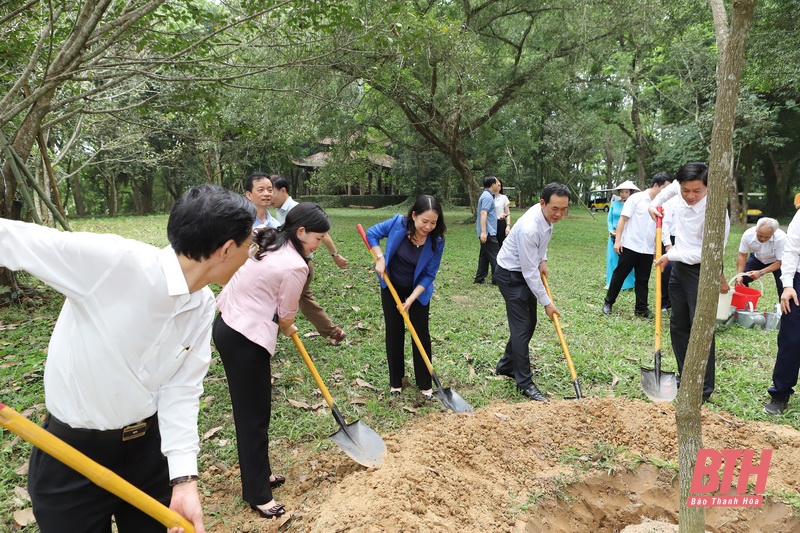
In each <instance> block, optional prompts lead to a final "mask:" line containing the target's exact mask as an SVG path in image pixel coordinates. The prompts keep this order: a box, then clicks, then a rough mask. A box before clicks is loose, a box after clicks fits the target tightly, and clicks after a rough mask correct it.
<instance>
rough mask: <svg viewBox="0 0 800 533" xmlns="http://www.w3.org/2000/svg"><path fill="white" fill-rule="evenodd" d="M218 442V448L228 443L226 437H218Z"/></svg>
mask: <svg viewBox="0 0 800 533" xmlns="http://www.w3.org/2000/svg"><path fill="white" fill-rule="evenodd" d="M218 444H219V447H220V448H224V447H225V446H227V445H228V439H220V440H219V443H218Z"/></svg>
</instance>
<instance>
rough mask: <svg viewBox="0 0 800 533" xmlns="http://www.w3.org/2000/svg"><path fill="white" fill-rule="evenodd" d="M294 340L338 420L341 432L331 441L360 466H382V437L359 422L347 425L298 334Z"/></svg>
mask: <svg viewBox="0 0 800 533" xmlns="http://www.w3.org/2000/svg"><path fill="white" fill-rule="evenodd" d="M292 340H293V341H294V345H295V346H297V350H298V351H299V352H300V355H301V356H302V357H303V361H305V363H306V366H307V367H308V369H309V370H310V371H311V375H312V376H314V381H316V382H317V387H319V390H320V391H321V392H322V396H324V397H325V401H326V402H328V406H329V407H330V408H331V414H333V418H334V419H336V423H337V424H339V431H337V432H336V433H334V434H333V435H331V440H332V441H333V442H335V443H336V444H338V445H339V448H341V449H342V451H343V452H344V453H346V454H347V455H349V456H350V457H351V458H352V459H353V460H354V461H355V462H357V463H359V464H362V465H364V466H380V465H382V464H383V456H384V454H385V453H386V443H385V442H383V439H382V438H381V436H380V435H378V434H377V433H375V432H374V431H373V430H372V428H370V427H369V426H368V425H366V424H365V423H363V422H361V421H359V420H356V421H355V422H351V423H349V424H346V423H345V421H344V417H343V416H342V413H340V412H339V408H338V407H336V404H335V403H334V402H333V397H332V396H331V393H330V392H328V387H326V386H325V383H324V382H323V381H322V378H321V377H320V375H319V372H317V367H315V366H314V362H313V361H312V360H311V357H309V355H308V352H307V351H306V348H305V346H303V342H302V341H301V340H300V337H299V336H298V335H297V332H295V333H292Z"/></svg>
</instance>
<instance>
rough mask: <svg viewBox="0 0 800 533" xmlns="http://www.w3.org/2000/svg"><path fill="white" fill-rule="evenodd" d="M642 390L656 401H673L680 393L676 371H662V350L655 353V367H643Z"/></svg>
mask: <svg viewBox="0 0 800 533" xmlns="http://www.w3.org/2000/svg"><path fill="white" fill-rule="evenodd" d="M642 390H643V391H644V393H645V395H646V396H647V397H648V398H650V400H652V401H654V402H671V401H672V400H674V399H675V396H677V395H678V378H677V377H676V376H675V373H674V372H662V371H661V351H660V350H659V351H657V352H656V354H655V364H654V368H653V369H652V370H649V369H647V368H642Z"/></svg>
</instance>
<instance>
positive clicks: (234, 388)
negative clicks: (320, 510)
mask: <svg viewBox="0 0 800 533" xmlns="http://www.w3.org/2000/svg"><path fill="white" fill-rule="evenodd" d="M330 227H331V223H330V220H329V219H328V216H327V215H326V214H325V212H324V211H323V210H322V209H321V208H320V207H319V206H318V205H316V204H312V203H309V202H302V203H300V204H298V205H297V206H296V207H295V208H294V209H292V210H291V211H290V212H289V214H288V215H287V216H286V222H285V223H284V225H283V226H281V227H280V228H278V229H275V228H270V227H266V226H262V227H259V228H256V229H255V230H253V245H252V248H251V249H250V259H249V260H248V261H247V262H245V264H244V265H243V266H242V267H241V268H240V269H239V270H238V271H237V272H236V274H235V275H234V276H233V279H231V281H230V283H228V285H226V286H225V288H224V289H223V290H222V292H221V293H220V295H219V297H218V298H217V307H218V308H219V310H220V314H219V315H217V319H216V320H215V321H214V329H213V336H214V344H215V345H216V347H217V350H218V351H219V356H220V359H222V364H223V366H224V367H225V374H226V375H227V377H228V390H229V391H230V395H231V403H232V405H233V419H234V422H235V424H236V441H237V451H238V453H239V468H240V470H241V476H242V499H243V500H244V501H246V502H247V503H249V504H250V507H252V508H253V510H255V511H256V512H257V513H258V514H259V515H261V516H262V517H264V518H273V517H278V516H281V515H283V514H284V513H285V512H286V511H285V509H284V507H283V505H281V504H279V503H278V502H276V501H275V499H274V498H273V496H272V489H274V488H276V487H279V486H280V485H282V484H283V483H284V481H286V478H284V477H283V476H280V475H275V474H273V473H272V470H271V468H270V464H269V436H268V433H269V419H270V410H271V399H272V373H271V370H270V358H271V357H272V354H273V353H274V351H275V344H276V342H277V339H278V330H279V329H280V331H281V332H282V333H283V334H284V335H286V336H287V337H288V336H290V335H291V334H292V333H294V332H296V331H297V327H296V326H295V325H294V319H295V315H296V314H297V309H298V302H299V300H300V294H301V293H302V291H303V285H304V284H305V282H306V278H307V277H308V266H307V264H306V259H305V258H306V257H307V256H308V255H309V254H311V253H312V252H313V251H314V250H316V249H317V248H318V247H319V245H320V243H322V239H323V237H324V236H325V234H326V233H327V232H328V230H329V229H330Z"/></svg>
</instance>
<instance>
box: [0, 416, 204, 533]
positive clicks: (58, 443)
mask: <svg viewBox="0 0 800 533" xmlns="http://www.w3.org/2000/svg"><path fill="white" fill-rule="evenodd" d="M0 426H3V427H4V428H6V429H8V430H9V431H11V432H13V433H16V434H17V435H19V436H20V437H22V438H23V439H25V440H26V441H28V442H30V443H31V444H33V445H34V446H36V447H37V448H39V449H40V450H42V451H43V452H45V453H48V454H50V455H52V456H53V457H55V458H56V459H58V460H59V461H61V462H62V463H64V464H65V465H67V466H69V467H70V468H72V469H73V470H75V471H77V472H79V473H81V474H83V475H84V476H86V477H87V478H88V479H89V480H90V481H92V483H94V484H95V485H97V486H99V487H101V488H103V489H105V490H107V491H108V492H110V493H112V494H115V495H116V496H119V497H120V498H122V499H123V500H125V501H126V502H128V503H129V504H131V505H133V506H134V507H136V508H137V509H139V510H140V511H142V512H143V513H145V514H147V515H149V516H152V517H153V518H155V519H156V520H158V521H159V522H160V523H161V524H164V525H165V526H166V527H168V528H173V527H182V528H183V529H184V530H185V531H186V533H195V531H194V526H193V525H192V523H191V522H189V521H188V520H187V519H185V518H184V517H182V516H181V515H179V514H178V513H176V512H175V511H173V510H172V509H169V508H168V507H166V506H164V505H163V504H162V503H161V502H159V501H158V500H156V499H155V498H153V497H152V496H150V495H148V494H145V493H144V492H142V491H141V490H140V489H138V488H137V487H134V486H133V485H131V484H130V483H128V482H127V481H125V480H124V479H123V478H121V477H120V476H118V475H117V474H115V473H114V472H112V471H111V470H109V469H108V468H106V467H104V466H102V465H100V464H98V463H97V462H95V461H93V460H92V459H90V458H89V457H87V456H86V455H84V454H82V453H81V452H79V451H78V450H76V449H75V448H73V447H72V446H70V445H69V444H67V443H66V442H64V441H62V440H61V439H59V438H58V437H56V436H55V435H53V434H52V433H50V432H48V431H47V430H45V429H42V428H41V427H39V426H38V425H36V424H34V423H33V422H31V421H30V420H28V419H27V418H25V417H24V416H22V415H21V414H19V413H18V412H16V411H15V410H14V409H12V408H10V407H8V406H7V405H3V404H2V403H0Z"/></svg>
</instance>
